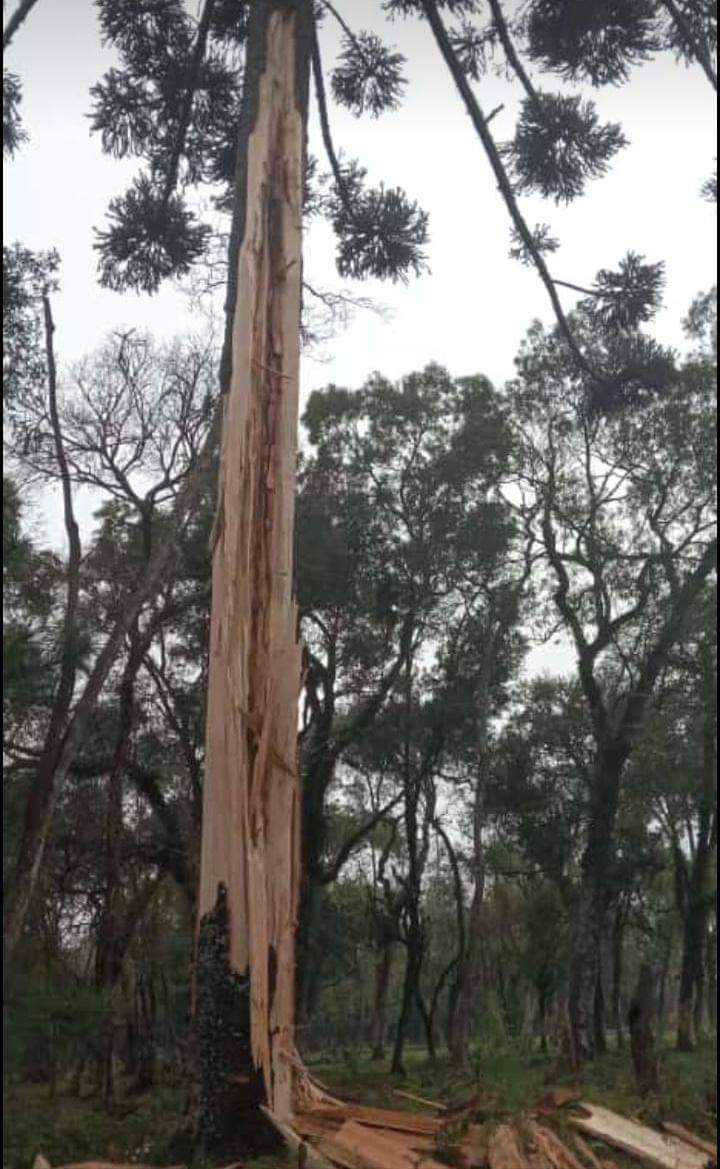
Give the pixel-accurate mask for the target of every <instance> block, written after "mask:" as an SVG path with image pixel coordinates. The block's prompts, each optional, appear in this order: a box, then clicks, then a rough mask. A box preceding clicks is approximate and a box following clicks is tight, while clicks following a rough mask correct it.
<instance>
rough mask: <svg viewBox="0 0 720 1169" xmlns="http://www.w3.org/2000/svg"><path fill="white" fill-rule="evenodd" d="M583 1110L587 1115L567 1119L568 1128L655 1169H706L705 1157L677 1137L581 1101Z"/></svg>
mask: <svg viewBox="0 0 720 1169" xmlns="http://www.w3.org/2000/svg"><path fill="white" fill-rule="evenodd" d="M582 1107H583V1110H584V1111H585V1112H586V1113H587V1115H585V1116H568V1118H567V1119H568V1123H569V1124H572V1125H574V1127H575V1128H579V1129H580V1130H581V1132H585V1133H588V1134H589V1135H590V1136H594V1137H598V1138H599V1139H600V1140H602V1141H605V1143H606V1144H608V1145H612V1146H613V1148H615V1149H622V1151H623V1152H625V1153H630V1154H631V1155H632V1156H634V1157H637V1158H638V1160H640V1161H642V1162H644V1164H646V1165H652V1166H653V1167H654V1169H707V1164H708V1160H709V1157H708V1154H707V1153H705V1152H702V1151H701V1150H700V1149H696V1148H693V1146H692V1145H688V1144H686V1143H685V1142H684V1141H681V1140H679V1139H678V1138H677V1137H674V1136H669V1135H667V1134H665V1133H661V1132H656V1131H655V1130H654V1129H652V1128H648V1127H647V1126H646V1125H644V1124H638V1123H637V1122H636V1121H634V1120H627V1119H626V1118H625V1117H624V1116H619V1115H618V1113H617V1112H612V1111H611V1110H610V1109H609V1108H603V1107H601V1105H599V1104H588V1103H586V1102H585V1101H583V1104H582Z"/></svg>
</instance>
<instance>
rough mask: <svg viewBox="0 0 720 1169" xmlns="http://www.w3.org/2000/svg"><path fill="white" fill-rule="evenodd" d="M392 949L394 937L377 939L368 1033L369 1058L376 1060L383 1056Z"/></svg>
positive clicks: (393, 947)
mask: <svg viewBox="0 0 720 1169" xmlns="http://www.w3.org/2000/svg"><path fill="white" fill-rule="evenodd" d="M394 951H395V939H394V937H386V936H383V937H382V938H380V939H379V941H378V946H377V954H376V958H375V980H374V983H375V984H374V988H373V1005H372V1015H371V1018H370V1033H369V1039H370V1051H371V1059H373V1060H376V1061H377V1060H381V1059H384V1058H385V1032H386V1029H387V996H388V989H389V986H390V974H391V972H392V963H393V957H394Z"/></svg>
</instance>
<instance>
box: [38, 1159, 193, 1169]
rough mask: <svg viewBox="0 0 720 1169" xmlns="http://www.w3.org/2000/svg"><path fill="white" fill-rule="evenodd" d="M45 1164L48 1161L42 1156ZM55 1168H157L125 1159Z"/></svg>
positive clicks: (177, 1168) (170, 1168) (178, 1167)
mask: <svg viewBox="0 0 720 1169" xmlns="http://www.w3.org/2000/svg"><path fill="white" fill-rule="evenodd" d="M37 1159H38V1158H37V1157H36V1158H35V1161H33V1169H35V1162H36V1161H37ZM42 1161H43V1163H44V1165H45V1166H48V1162H47V1161H46V1160H45V1158H44V1157H43V1158H42ZM55 1169H155V1167H154V1166H152V1165H142V1164H140V1163H139V1162H138V1164H133V1163H132V1162H124V1161H72V1162H70V1164H67V1165H56V1166H55ZM167 1169H186V1166H185V1165H169V1166H168V1167H167Z"/></svg>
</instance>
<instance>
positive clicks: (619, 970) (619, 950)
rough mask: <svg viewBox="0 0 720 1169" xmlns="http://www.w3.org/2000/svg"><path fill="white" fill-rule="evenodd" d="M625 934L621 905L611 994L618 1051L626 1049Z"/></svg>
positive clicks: (614, 939) (614, 934)
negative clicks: (624, 1019) (624, 1023)
mask: <svg viewBox="0 0 720 1169" xmlns="http://www.w3.org/2000/svg"><path fill="white" fill-rule="evenodd" d="M624 934H625V913H624V910H623V907H622V906H621V905H617V906H616V907H615V916H614V918H613V928H612V990H611V992H610V999H611V1001H610V1012H611V1018H612V1025H613V1027H614V1028H615V1042H616V1044H617V1049H618V1051H622V1050H623V1049H624V1047H625V1032H624V1030H623V1017H622V982H623V958H624V950H623V942H624Z"/></svg>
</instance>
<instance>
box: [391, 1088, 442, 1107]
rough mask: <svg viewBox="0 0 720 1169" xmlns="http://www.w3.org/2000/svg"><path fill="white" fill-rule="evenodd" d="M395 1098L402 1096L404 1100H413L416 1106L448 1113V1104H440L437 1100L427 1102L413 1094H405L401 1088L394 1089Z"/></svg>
mask: <svg viewBox="0 0 720 1169" xmlns="http://www.w3.org/2000/svg"><path fill="white" fill-rule="evenodd" d="M393 1096H402V1097H403V1099H404V1100H412V1101H413V1103H414V1104H424V1105H425V1107H426V1108H435V1109H436V1110H437V1111H438V1112H447V1107H448V1106H447V1104H440V1103H439V1102H438V1101H437V1100H425V1099H424V1098H423V1097H422V1096H414V1095H413V1093H412V1092H403V1091H402V1090H401V1089H400V1088H393Z"/></svg>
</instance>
